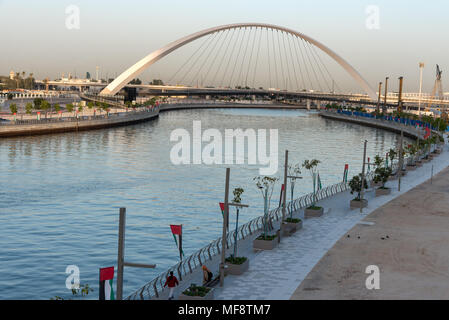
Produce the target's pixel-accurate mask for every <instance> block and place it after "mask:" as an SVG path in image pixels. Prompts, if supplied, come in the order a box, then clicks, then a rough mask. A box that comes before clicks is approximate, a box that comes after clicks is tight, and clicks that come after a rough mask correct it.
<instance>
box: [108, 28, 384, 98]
mask: <svg viewBox="0 0 449 320" xmlns="http://www.w3.org/2000/svg"><path fill="white" fill-rule="evenodd" d="M253 28H254V29H255V30H258V29H260V30H261V31H266V32H267V34H266V35H267V45H269V44H271V45H273V47H272V51H271V49H270V47H268V57H269V58H270V53H272V55H273V56H274V57H275V58H276V55H279V57H280V60H278V61H276V60H275V61H274V66H273V69H274V68H278V67H281V68H282V69H283V67H284V66H283V64H285V67H286V68H285V69H286V71H287V72H288V77H289V78H290V79H286V80H285V83H287V81H288V80H289V82H288V83H289V84H290V85H291V86H293V85H292V84H293V83H294V82H295V81H292V80H291V78H292V77H291V73H293V71H294V74H295V75H294V76H296V77H297V79H295V80H296V83H298V78H302V80H303V83H304V85H303V89H302V90H300V85H297V86H296V90H295V91H297V92H300V91H302V92H304V87H305V83H306V76H305V75H303V74H302V73H301V74H300V75H301V77H298V73H299V72H304V74H305V73H306V72H305V71H307V76H309V80H310V83H312V81H311V79H312V78H313V74H312V72H311V71H310V72H309V69H311V68H313V66H314V65H317V66H318V67H317V69H318V68H319V70H320V72H321V75H322V76H323V78H324V79H326V77H325V72H324V71H323V69H324V68H326V66H325V65H323V67H321V65H322V64H320V62H321V63H322V61H321V59H320V57H319V56H318V55H316V54H317V53H316V51H314V50H315V47H316V48H318V49H320V50H321V52H322V53H324V54H325V55H326V56H327V57H330V58H331V59H332V60H333V61H335V62H336V63H337V64H338V65H340V66H341V67H342V68H343V69H344V70H345V71H346V72H347V74H349V76H350V77H352V78H353V79H354V81H355V82H356V83H357V84H358V85H359V86H360V88H361V89H362V90H363V91H364V92H365V93H366V95H367V97H368V98H369V99H370V100H371V102H373V101H377V93H376V92H375V91H374V90H373V89H372V88H371V86H370V85H369V83H368V82H367V81H366V80H365V79H364V78H363V77H362V76H361V75H360V73H359V72H358V71H357V70H356V69H354V68H353V67H352V66H351V65H350V64H349V63H348V62H347V61H346V60H344V59H343V58H342V57H341V56H339V55H338V54H337V53H335V52H334V51H333V50H331V49H330V48H328V47H327V46H325V45H324V44H322V43H321V42H319V41H317V40H315V39H313V38H311V37H309V36H307V35H305V34H303V33H300V32H298V31H295V30H292V29H289V28H285V27H281V26H277V25H272V24H265V23H236V24H227V25H222V26H218V27H213V28H209V29H205V30H202V31H199V32H196V33H194V34H191V35H188V36H186V37H184V38H181V39H179V40H176V41H174V42H172V43H170V44H168V45H166V46H164V47H162V48H160V49H158V50H156V51H154V52H152V53H150V54H149V55H147V56H146V57H144V58H143V59H141V60H140V61H138V62H137V63H135V64H134V65H132V66H131V67H129V68H128V69H127V70H126V71H124V72H123V73H122V74H120V75H119V76H118V77H117V78H116V79H115V80H114V81H113V82H111V83H110V84H109V85H108V86H107V87H106V88H104V89H103V90H102V91H101V92H100V95H103V96H111V95H115V94H117V93H118V92H119V91H120V90H121V89H122V88H124V87H125V86H127V85H128V84H129V83H130V82H131V81H132V80H133V79H135V78H136V77H138V76H139V75H140V74H141V73H142V72H144V71H145V70H146V69H148V68H149V67H150V66H151V65H153V64H154V63H155V62H157V61H159V60H160V59H162V58H164V57H165V56H167V55H169V54H170V53H172V52H173V51H175V50H177V49H179V48H181V47H183V46H186V45H187V44H189V43H191V42H193V41H195V40H197V39H200V38H203V37H206V36H216V35H217V34H218V33H221V32H224V31H231V30H232V31H233V34H232V36H234V32H235V31H236V30H245V32H246V30H247V29H249V30H251V29H253ZM268 32H272V33H271V36H272V39H271V40H269V37H268V36H269V34H268ZM274 32H276V34H277V35H279V33H280V34H283V35H287V36H288V37H289V38H288V39H287V42H286V40H284V39H282V40H283V45H284V49H285V51H284V57H282V51H281V49H282V45H281V41H280V40H279V38H277V40H278V45H279V47H278V48H277V49H276V47H274V45H275V42H276V41H275V38H274V37H273V33H274ZM222 35H223V34H221V35H220V38H218V37H217V39H218V40H212V41H216V42H215V45H218V46H220V44H221V47H222V46H223V41H221V39H222V38H221V37H222ZM232 36H231V39H232ZM227 37H228V34H226V38H227ZM244 37H245V35H243V36H242V43H245V44H246V49H245V50H244V56H243V59H245V56H246V53H247V51H248V47H250V46H251V41H252V48H253V49H254V47H255V42H256V41H257V37H256V35H254V37H253V38H251V35H249V36H248V37H247V41H244V40H243V39H244ZM291 38H292V39H293V40H295V39H297V40H302V41H305V44H303V46H304V51H300V54H301V58H302V62H300V58H299V54H298V51H297V49H298V48H299V49H301V47H299V45H297V46H296V45H295V43H293V46H292V43H291V41H292V40H291ZM251 39H253V40H251ZM261 39H262V34H261V35H260V38H259V41H260V40H261ZM211 43H212V42H211ZM211 43H209V45H210V44H211ZM286 43H287V44H288V46H287V45H286ZM305 45H307V46H309V47H305ZM234 46H235V45H234ZM240 47H241V48H242V45H241V46H240ZM292 47H293V48H294V50H292ZM287 48H289V49H290V50H288V49H287ZM227 50H228V48H226V52H227ZM222 51H224V50H222ZM240 51H243V50H240ZM253 51H254V50H251V58H252V57H253V56H254V57H256V54H255V53H254V54H253ZM259 51H260V42H259ZM259 51H257V59H258V58H259ZM217 52H220V50H218V51H217ZM293 52H295V53H296V54H295V55H296V59H295V57H294V56H295V55H294V54H293ZM303 52H305V53H308V54H309V55H310V56H312V58H311V57H310V56H307V58H308V62H309V63H310V64H309V69H307V65H305V66H304V67H303V68H302V67H301V65H304V64H306V63H307V59H306V58H305V54H303ZM239 55H240V52H238V55H237V58H238V57H239ZM248 56H249V55H248ZM251 58H250V59H251ZM207 59H209V56H207ZM207 59H206V60H207ZM318 59H320V60H318ZM223 60H224V59H223ZM229 60H231V56H230V58H229ZM253 60H254V59H253ZM283 60H284V61H283ZM296 60H297V62H295V61H296ZM213 61H214V62H215V59H213ZM242 61H244V60H242ZM268 62H269V61H268ZM249 63H250V64H249V66H248V72H249V71H250V67H251V68H252V67H253V64H254V63H253V62H252V61H251V60H250V61H249ZM235 64H237V63H235ZM278 64H279V66H278ZM228 65H229V62H228ZM242 66H243V62H242ZM269 67H270V68H271V66H269ZM201 68H202V67H201ZM219 68H221V65H219ZM234 68H235V66H234ZM301 68H302V69H301ZM256 69H257V60H256V62H255V66H254V77H255V72H256ZM297 69H299V71H298V72H297ZM303 69H304V70H305V71H304V70H303ZM283 70H284V69H283ZM209 71H210V70H209ZM234 71H235V70H233V72H232V75H231V79H232V77H233V75H234ZM241 71H242V70H241ZM241 71H240V72H241ZM326 71H327V72H328V73H329V71H328V70H327V69H326ZM237 72H239V71H238V70H237ZM270 72H271V70H270ZM313 72H314V73H315V78H316V79H317V81H319V79H318V78H319V72H318V71H315V69H313ZM311 74H312V76H311ZM329 75H330V74H329ZM270 76H271V75H270ZM277 76H278V71H277V69H276V77H277ZM283 76H285V75H284V74H282V73H281V79H282V77H283ZM294 76H293V77H294ZM246 78H248V74H247V76H246ZM285 78H287V77H286V76H285ZM242 79H243V78H242ZM270 81H271V78H270ZM282 81H283V80H281V82H282ZM334 82H335V81H334ZM333 84H334V83H333ZM333 84H332V86H333ZM328 87H329V86H328ZM228 88H229V87H228ZM248 89H249V88H248ZM204 90H210V91H211V92H213V91H214V90H215V91H217V89H216V88H209V89H208V88H207V87H206V88H204ZM204 90H203V91H204ZM284 91H289V90H284ZM290 91H291V90H290ZM329 91H331V90H329ZM256 93H257V92H256ZM316 94H318V93H315V95H316Z"/></svg>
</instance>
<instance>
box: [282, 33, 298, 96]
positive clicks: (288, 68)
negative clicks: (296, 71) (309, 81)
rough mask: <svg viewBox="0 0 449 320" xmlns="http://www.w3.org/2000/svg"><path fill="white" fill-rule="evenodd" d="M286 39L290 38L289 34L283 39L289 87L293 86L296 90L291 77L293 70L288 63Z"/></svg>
mask: <svg viewBox="0 0 449 320" xmlns="http://www.w3.org/2000/svg"><path fill="white" fill-rule="evenodd" d="M283 33H284V32H283ZM286 37H288V34H287V33H286V34H285V35H284V36H283V37H282V43H283V45H284V55H285V65H286V68H287V75H288V81H289V85H290V86H291V88H292V89H294V88H295V86H294V84H293V81H292V78H291V76H290V74H291V72H292V68H290V66H289V63H288V54H287V47H286V46H285V38H286ZM288 88H289V86H287V90H288ZM293 91H295V90H293Z"/></svg>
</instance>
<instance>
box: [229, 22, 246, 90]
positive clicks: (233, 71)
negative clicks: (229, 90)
mask: <svg viewBox="0 0 449 320" xmlns="http://www.w3.org/2000/svg"><path fill="white" fill-rule="evenodd" d="M243 29H244V31H243V35H242V40H241V41H240V45H239V50H238V52H237V57H236V59H235V63H234V67H233V68H232V73H231V78H229V87H232V79H233V78H234V73H235V67H236V66H237V62H238V61H239V57H240V52H241V51H242V46H243V42H244V39H245V36H246V27H245V28H243Z"/></svg>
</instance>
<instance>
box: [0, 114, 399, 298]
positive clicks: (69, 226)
mask: <svg viewBox="0 0 449 320" xmlns="http://www.w3.org/2000/svg"><path fill="white" fill-rule="evenodd" d="M194 120H201V121H202V128H203V130H206V129H207V128H216V129H219V130H220V131H221V132H222V133H224V129H227V128H228V129H235V128H242V129H246V128H253V129H270V128H276V129H278V130H279V164H280V165H281V164H282V163H283V161H284V160H283V155H284V150H285V149H288V150H289V151H290V155H289V158H290V159H291V160H292V161H295V162H302V161H303V160H305V159H311V158H317V159H319V160H321V161H322V164H321V165H320V167H319V170H320V176H321V179H322V182H323V185H329V184H332V183H336V182H338V181H340V180H341V178H342V175H343V169H344V165H345V163H348V164H349V169H350V172H349V177H351V176H352V175H354V174H357V173H358V172H360V170H361V159H362V156H363V150H362V148H363V141H364V140H365V139H366V140H368V142H369V143H368V155H369V156H370V157H371V158H374V155H375V154H377V153H380V154H385V152H386V150H388V149H389V148H390V147H392V146H394V145H395V144H396V143H397V137H396V135H394V134H392V133H388V132H384V131H380V130H376V129H373V128H366V127H361V126H358V125H353V124H347V123H342V122H336V121H331V120H324V119H321V118H319V117H318V116H317V115H310V114H307V113H306V112H303V111H292V110H283V111H280V110H248V109H235V110H222V109H215V110H214V109H211V110H190V111H188V110H184V111H172V112H167V113H163V114H161V116H160V118H159V119H158V120H156V121H153V122H149V123H143V124H138V125H134V126H128V127H118V128H112V129H106V130H95V131H86V132H78V133H63V134H57V135H45V136H36V137H21V138H11V139H3V140H0V168H1V172H2V179H1V181H0V196H1V198H2V201H1V202H0V235H1V236H0V237H1V243H2V246H0V260H1V261H2V263H1V264H0V275H1V277H0V298H2V299H11V298H25V299H30V298H43V299H47V298H50V297H52V296H54V295H61V296H64V295H67V293H68V292H67V289H65V278H66V274H65V268H66V267H67V265H70V264H76V265H78V266H79V267H80V270H81V275H82V276H81V277H82V282H83V283H89V284H90V285H92V286H93V287H94V288H96V285H97V283H98V279H97V276H98V268H99V267H104V266H109V265H115V264H116V261H115V259H116V250H117V224H118V208H119V207H127V212H128V218H127V229H126V234H127V239H126V257H127V259H129V260H132V261H138V262H142V263H157V265H158V268H157V269H155V270H132V269H127V270H126V275H125V294H128V293H131V291H132V290H133V289H136V288H137V287H139V286H140V285H142V281H143V280H150V279H151V278H153V277H154V276H155V275H156V274H158V273H159V272H161V271H163V270H164V269H165V268H167V267H168V266H170V265H172V264H174V263H176V261H177V259H178V255H177V250H176V247H175V245H174V243H173V238H172V236H171V233H170V230H169V224H172V223H182V224H183V225H184V226H185V227H184V232H185V235H184V250H185V253H186V254H189V253H190V252H193V251H194V250H196V249H198V248H200V247H202V246H204V245H205V244H207V243H208V242H210V241H211V240H213V239H215V238H217V237H219V236H220V224H221V214H220V210H219V207H218V202H220V201H222V198H223V189H224V172H225V169H224V168H225V167H226V165H219V166H205V165H184V166H175V165H173V164H172V163H171V162H170V158H169V155H170V148H171V147H172V145H173V143H170V141H169V137H170V133H171V132H172V130H174V129H177V128H184V129H186V130H188V131H189V132H191V130H192V121H194ZM256 175H258V166H248V165H231V188H234V187H237V186H241V187H243V188H244V189H245V193H244V201H245V203H248V204H250V205H251V207H250V208H248V209H245V210H243V212H242V214H241V216H240V219H241V220H240V221H241V222H242V223H244V222H245V221H248V220H250V219H251V218H253V217H256V216H258V215H260V214H261V212H262V208H263V202H262V199H261V197H260V194H259V193H258V191H257V189H256V187H255V186H254V184H253V182H252V178H253V177H254V176H256ZM280 175H281V172H279V173H278V176H280ZM303 176H304V180H302V181H301V183H298V184H297V187H296V189H295V190H296V196H299V195H300V194H304V193H308V192H310V191H311V185H312V183H311V179H310V176H309V175H308V173H307V172H303ZM279 191H280V184H278V185H277V188H276V190H275V193H274V194H275V195H274V196H273V201H272V203H277V202H278V198H279ZM231 222H232V221H231ZM31 282H32V283H33V285H32V286H30V285H29V284H30V283H31ZM42 288H45V292H44V290H42Z"/></svg>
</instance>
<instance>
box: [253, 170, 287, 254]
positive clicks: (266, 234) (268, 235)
mask: <svg viewBox="0 0 449 320" xmlns="http://www.w3.org/2000/svg"><path fill="white" fill-rule="evenodd" d="M254 180H255V181H256V186H257V188H258V189H259V190H260V192H261V193H262V197H263V200H264V215H263V219H262V223H263V233H262V234H261V235H259V236H258V237H257V238H256V239H255V240H254V241H253V248H254V249H260V250H272V249H273V248H274V247H276V245H277V244H278V243H279V241H280V239H279V238H278V237H277V234H273V232H272V230H270V228H271V227H270V221H269V219H270V217H269V215H268V212H269V208H270V203H271V197H272V195H273V190H274V185H275V184H276V181H277V180H278V178H272V177H268V176H265V177H260V176H259V177H255V178H254Z"/></svg>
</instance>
